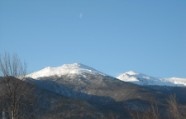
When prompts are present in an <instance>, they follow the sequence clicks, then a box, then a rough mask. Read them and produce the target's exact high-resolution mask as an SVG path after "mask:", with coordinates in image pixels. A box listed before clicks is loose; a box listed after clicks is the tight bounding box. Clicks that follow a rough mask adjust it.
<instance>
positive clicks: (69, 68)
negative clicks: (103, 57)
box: [27, 63, 104, 79]
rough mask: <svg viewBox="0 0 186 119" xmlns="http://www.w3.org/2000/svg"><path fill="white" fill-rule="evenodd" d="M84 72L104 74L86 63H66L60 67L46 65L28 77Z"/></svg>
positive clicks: (35, 77)
mask: <svg viewBox="0 0 186 119" xmlns="http://www.w3.org/2000/svg"><path fill="white" fill-rule="evenodd" d="M83 73H89V74H101V75H104V74H103V73H101V72H99V71H97V70H96V69H94V68H91V67H89V66H86V65H84V64H81V63H73V64H64V65H62V66H59V67H46V68H44V69H42V70H40V71H37V72H34V73H32V74H29V75H27V77H31V78H34V79H37V78H42V77H50V76H59V77H60V76H62V75H73V74H83Z"/></svg>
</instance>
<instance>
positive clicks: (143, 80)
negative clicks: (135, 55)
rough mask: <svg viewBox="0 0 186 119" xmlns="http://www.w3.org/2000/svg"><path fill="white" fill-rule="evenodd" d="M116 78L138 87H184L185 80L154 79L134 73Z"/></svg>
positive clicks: (127, 73) (130, 72) (185, 84)
mask: <svg viewBox="0 0 186 119" xmlns="http://www.w3.org/2000/svg"><path fill="white" fill-rule="evenodd" d="M117 78H118V79H119V80H122V81H125V82H131V83H135V84H138V85H158V86H186V79H184V78H175V77H173V78H156V77H152V76H148V75H145V74H142V73H137V72H134V71H128V72H125V73H123V74H121V75H119V76H118V77H117Z"/></svg>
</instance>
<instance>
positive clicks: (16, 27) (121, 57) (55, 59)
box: [0, 0, 186, 77]
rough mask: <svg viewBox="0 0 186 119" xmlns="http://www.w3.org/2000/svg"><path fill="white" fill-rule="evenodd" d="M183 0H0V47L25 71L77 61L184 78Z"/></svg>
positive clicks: (118, 70)
mask: <svg viewBox="0 0 186 119" xmlns="http://www.w3.org/2000/svg"><path fill="white" fill-rule="evenodd" d="M185 6H186V1H185V0H31V1H29V0H16V1H15V0H1V1H0V52H1V53H3V52H4V51H6V52H9V53H16V54H18V55H19V57H20V58H21V59H22V60H24V61H25V62H26V63H27V66H28V72H32V71H36V70H40V69H41V68H44V67H46V66H59V65H62V64H66V63H74V62H79V63H83V64H85V65H88V66H91V67H94V68H95V69H98V70H100V71H102V72H104V73H107V74H110V75H113V76H115V75H118V74H120V73H122V72H125V71H128V70H134V71H137V72H142V73H146V74H149V75H152V76H157V77H172V76H176V77H186V53H185V52H186V7H185Z"/></svg>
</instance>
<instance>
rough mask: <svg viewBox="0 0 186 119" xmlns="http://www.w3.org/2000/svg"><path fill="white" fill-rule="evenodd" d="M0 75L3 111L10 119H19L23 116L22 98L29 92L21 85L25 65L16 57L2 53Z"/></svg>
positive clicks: (24, 73) (23, 84)
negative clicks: (0, 79) (3, 101)
mask: <svg viewBox="0 0 186 119" xmlns="http://www.w3.org/2000/svg"><path fill="white" fill-rule="evenodd" d="M0 74H1V76H2V77H3V78H2V79H3V80H2V83H3V88H4V91H3V94H2V95H3V96H1V97H3V98H4V100H5V104H4V105H3V106H4V110H6V111H7V112H8V114H9V117H11V119H21V117H22V116H23V114H24V113H22V110H23V107H24V103H25V100H24V96H25V95H26V93H28V92H29V90H30V89H29V88H28V87H27V85H26V84H25V83H21V82H22V81H21V80H23V79H24V78H25V75H26V65H25V64H24V63H22V62H21V60H20V59H19V57H18V56H17V55H13V56H10V55H9V54H8V53H4V55H1V56H0ZM18 79H19V80H18Z"/></svg>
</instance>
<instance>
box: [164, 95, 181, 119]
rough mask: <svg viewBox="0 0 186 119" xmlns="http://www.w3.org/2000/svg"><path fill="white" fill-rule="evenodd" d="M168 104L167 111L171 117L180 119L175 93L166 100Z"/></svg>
mask: <svg viewBox="0 0 186 119" xmlns="http://www.w3.org/2000/svg"><path fill="white" fill-rule="evenodd" d="M167 103H168V106H169V113H170V116H171V117H170V118H171V119H182V115H181V113H180V111H179V105H178V103H177V100H176V96H175V95H170V96H169V98H168V100H167Z"/></svg>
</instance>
